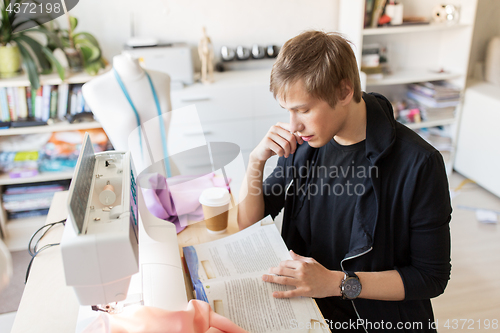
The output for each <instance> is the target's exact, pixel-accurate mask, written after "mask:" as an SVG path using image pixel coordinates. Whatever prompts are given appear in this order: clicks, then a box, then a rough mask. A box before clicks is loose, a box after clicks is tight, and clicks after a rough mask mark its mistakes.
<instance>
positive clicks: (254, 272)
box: [183, 218, 329, 333]
mask: <svg viewBox="0 0 500 333" xmlns="http://www.w3.org/2000/svg"><path fill="white" fill-rule="evenodd" d="M269 222H270V223H271V224H267V223H269ZM183 250H184V258H185V260H186V264H187V266H188V269H189V273H190V275H191V281H192V283H193V288H194V292H195V295H196V298H197V299H199V300H203V301H206V302H208V303H209V304H210V305H211V307H212V309H213V310H214V311H215V312H217V313H219V314H221V315H223V316H225V317H226V318H229V319H230V320H232V321H233V322H234V323H236V324H237V325H239V326H241V327H242V328H244V329H246V330H248V331H250V332H252V333H254V332H291V331H293V332H310V333H312V332H329V330H328V327H327V325H326V323H325V322H324V320H323V317H322V315H321V313H320V311H319V309H318V307H317V305H316V303H315V302H314V300H313V299H312V298H310V297H294V298H287V299H276V298H274V297H273V296H272V294H273V292H274V291H284V290H290V289H293V288H294V287H293V286H284V285H279V284H275V283H268V282H264V281H262V274H264V273H268V271H269V268H271V267H276V266H278V265H279V263H280V262H281V261H283V260H291V257H290V254H289V252H288V249H287V248H286V245H285V242H284V241H283V239H282V238H281V235H280V234H279V232H278V229H277V228H276V226H275V225H274V223H273V222H272V220H270V218H266V219H264V220H262V221H260V222H257V223H255V224H254V225H252V226H250V227H248V228H246V229H244V230H242V231H240V232H238V233H236V234H233V235H231V236H228V237H225V238H222V239H219V240H216V241H213V242H208V243H204V244H199V245H194V246H188V247H184V248H183Z"/></svg>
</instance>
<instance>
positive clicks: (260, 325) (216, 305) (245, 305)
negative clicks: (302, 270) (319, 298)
mask: <svg viewBox="0 0 500 333" xmlns="http://www.w3.org/2000/svg"><path fill="white" fill-rule="evenodd" d="M203 287H204V290H205V292H206V296H207V299H208V302H209V303H210V306H211V307H212V309H214V311H215V312H217V313H218V314H220V315H222V316H224V317H226V318H228V319H230V320H231V321H232V322H234V323H235V324H237V325H238V326H240V327H242V328H244V329H245V330H247V331H249V332H252V333H264V332H328V328H327V324H326V323H324V321H323V319H322V315H321V313H320V312H319V310H318V308H317V307H316V305H315V304H314V302H313V300H312V299H311V298H309V297H294V298H282V299H279V298H274V297H272V293H273V291H284V290H287V289H290V287H289V286H283V285H279V284H275V283H267V282H264V281H262V279H261V278H260V276H259V277H250V276H247V277H241V278H237V279H223V280H212V281H207V282H205V283H204V284H203Z"/></svg>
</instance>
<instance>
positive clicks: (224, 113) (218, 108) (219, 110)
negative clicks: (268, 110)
mask: <svg viewBox="0 0 500 333" xmlns="http://www.w3.org/2000/svg"><path fill="white" fill-rule="evenodd" d="M171 98H172V109H173V110H175V109H178V108H181V107H184V106H188V105H193V104H194V105H195V106H196V109H197V110H198V114H199V117H200V120H201V121H202V122H203V123H215V122H219V121H227V120H234V119H241V118H251V117H252V116H253V115H252V95H251V94H250V93H249V91H248V88H245V87H231V86H224V87H215V86H206V87H205V86H203V87H196V88H192V89H191V88H188V89H185V90H179V91H175V90H174V91H172V93H171ZM182 122H183V123H191V122H192V121H191V119H189V118H186V119H182Z"/></svg>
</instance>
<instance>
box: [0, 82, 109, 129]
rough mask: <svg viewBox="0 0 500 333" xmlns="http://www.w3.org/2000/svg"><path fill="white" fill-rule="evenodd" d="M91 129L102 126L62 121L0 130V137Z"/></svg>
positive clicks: (91, 123) (93, 123)
mask: <svg viewBox="0 0 500 333" xmlns="http://www.w3.org/2000/svg"><path fill="white" fill-rule="evenodd" d="M0 82H1V81H0ZM93 128H102V126H101V124H100V123H98V122H97V121H92V122H84V123H75V124H70V123H69V122H67V121H63V122H60V123H55V124H52V125H43V126H29V127H18V128H8V129H2V130H0V136H7V135H21V134H33V133H47V132H63V131H75V130H82V129H93Z"/></svg>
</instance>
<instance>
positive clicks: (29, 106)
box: [26, 87, 35, 118]
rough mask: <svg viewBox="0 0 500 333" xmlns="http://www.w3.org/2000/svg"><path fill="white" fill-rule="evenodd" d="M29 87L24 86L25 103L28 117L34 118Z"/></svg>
mask: <svg viewBox="0 0 500 333" xmlns="http://www.w3.org/2000/svg"><path fill="white" fill-rule="evenodd" d="M32 93H33V92H32V90H31V88H30V87H26V104H27V105H28V118H34V117H35V114H34V112H33V96H32Z"/></svg>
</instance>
